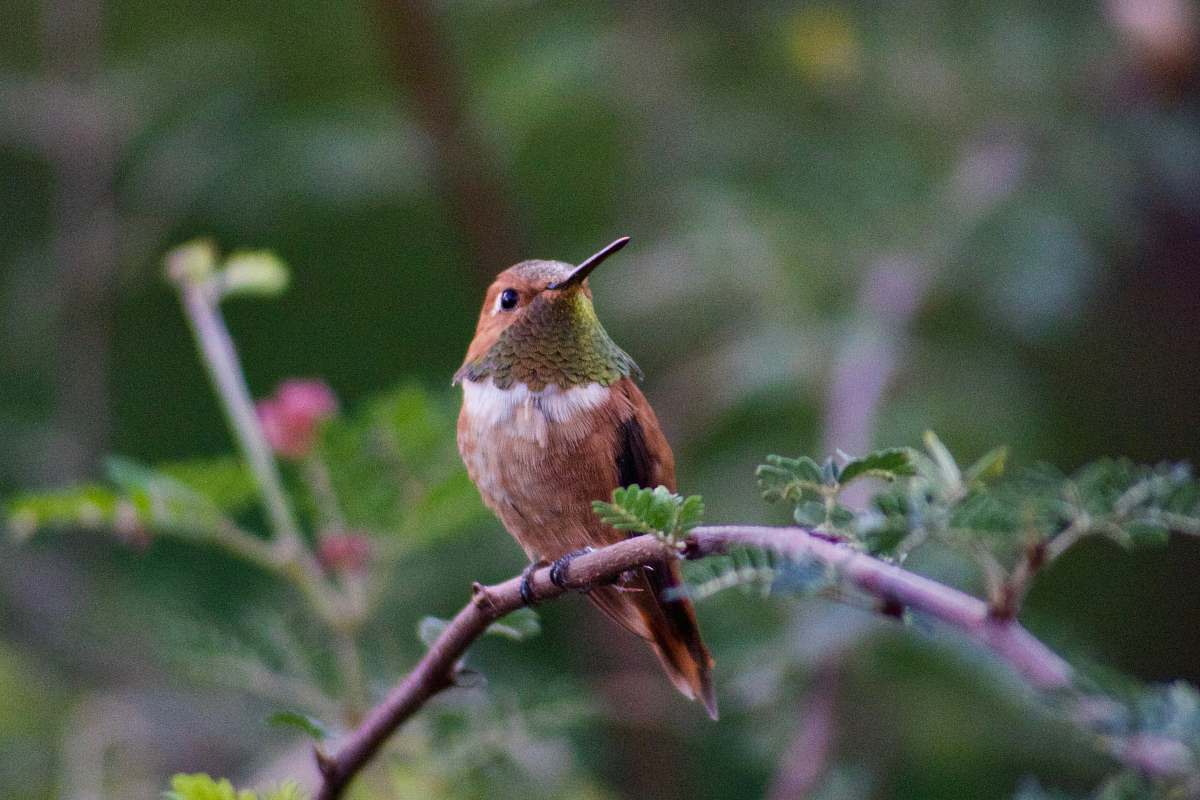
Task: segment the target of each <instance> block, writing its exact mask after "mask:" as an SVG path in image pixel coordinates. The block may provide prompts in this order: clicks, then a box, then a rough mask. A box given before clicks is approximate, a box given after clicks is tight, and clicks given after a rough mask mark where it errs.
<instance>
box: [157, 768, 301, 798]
mask: <svg viewBox="0 0 1200 800" xmlns="http://www.w3.org/2000/svg"><path fill="white" fill-rule="evenodd" d="M307 797H308V795H306V794H305V793H304V792H302V791H300V788H299V787H298V786H296V785H295V784H292V783H288V784H284V785H283V786H280V787H279V788H278V789H274V790H272V791H269V792H265V793H263V794H256V793H254V792H252V791H250V790H249V789H243V790H241V791H238V790H236V789H234V788H233V786H232V784H230V783H229V781H227V780H224V779H222V780H219V781H217V780H213V779H212V778H210V777H209V776H207V775H203V774H197V775H176V776H175V777H173V778H172V779H171V790H170V791H169V792H166V793H165V794H164V795H163V800H260V798H261V800H306V798H307Z"/></svg>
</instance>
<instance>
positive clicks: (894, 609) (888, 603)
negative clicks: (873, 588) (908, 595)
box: [879, 597, 904, 620]
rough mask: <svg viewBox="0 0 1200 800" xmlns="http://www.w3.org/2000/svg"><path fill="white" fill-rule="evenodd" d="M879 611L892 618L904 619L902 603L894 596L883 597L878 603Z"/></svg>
mask: <svg viewBox="0 0 1200 800" xmlns="http://www.w3.org/2000/svg"><path fill="white" fill-rule="evenodd" d="M879 613H880V614H883V615H884V616H885V617H892V618H893V619H899V620H902V619H904V604H903V603H901V602H900V601H899V600H897V599H896V598H894V597H885V598H883V600H881V601H880V603H879Z"/></svg>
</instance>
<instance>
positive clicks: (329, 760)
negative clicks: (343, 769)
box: [313, 746, 337, 780]
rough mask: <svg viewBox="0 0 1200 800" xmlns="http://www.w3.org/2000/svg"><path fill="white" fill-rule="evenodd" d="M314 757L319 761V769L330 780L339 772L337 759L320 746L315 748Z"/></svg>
mask: <svg viewBox="0 0 1200 800" xmlns="http://www.w3.org/2000/svg"><path fill="white" fill-rule="evenodd" d="M313 758H314V759H316V762H317V771H318V772H320V773H321V775H322V776H323V777H324V778H325V779H326V780H329V779H330V778H332V777H333V775H334V773H335V772H337V759H335V758H334V757H333V756H331V755H329V754H328V753H326V752H325V751H324V750H322V749H321V748H320V747H319V746H318V747H314V748H313Z"/></svg>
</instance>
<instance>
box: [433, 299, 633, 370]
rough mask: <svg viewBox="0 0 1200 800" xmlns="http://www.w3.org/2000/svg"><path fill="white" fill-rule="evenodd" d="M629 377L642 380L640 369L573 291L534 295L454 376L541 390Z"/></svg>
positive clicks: (587, 300)
mask: <svg viewBox="0 0 1200 800" xmlns="http://www.w3.org/2000/svg"><path fill="white" fill-rule="evenodd" d="M630 375H634V376H635V377H637V378H638V379H639V380H640V379H641V377H642V371H641V370H640V369H638V365H637V364H635V363H634V361H633V359H632V358H630V357H629V354H628V353H626V352H625V351H624V350H622V349H621V348H620V347H617V344H616V342H614V341H613V340H612V338H611V337H610V336H609V335H608V331H606V330H604V326H603V325H601V324H600V319H599V317H597V316H596V310H595V309H594V308H593V307H592V301H591V300H590V299H589V298H588V297H587V296H586V295H585V294H583V292H571V293H569V294H566V295H560V296H559V297H557V298H554V299H553V300H551V299H550V298H548V297H546V296H544V295H539V296H538V297H536V298H535V299H534V301H533V303H532V304H530V306H529V307H528V308H527V309H526V310H525V313H524V314H523V315H522V317H521V319H519V320H517V321H516V322H514V323H513V324H512V325H510V326H508V328H506V329H505V330H504V332H503V333H502V334H500V338H499V339H498V340H497V341H496V343H495V344H494V345H492V347H491V349H489V350H488V351H487V352H486V353H484V354H483V355H482V356H480V357H479V358H477V359H475V360H474V361H472V362H471V363H469V364H467V365H465V366H464V367H463V368H462V369H461V370H460V371H459V373H458V375H457V376H456V377H457V378H459V379H466V380H471V381H480V380H484V379H485V378H491V379H492V383H493V384H494V385H495V386H496V387H497V388H500V389H509V388H511V387H512V386H513V385H515V384H518V383H523V384H525V385H526V386H528V387H529V389H530V390H531V391H535V392H540V391H541V390H543V389H545V388H546V386H547V385H549V384H552V383H553V384H556V385H557V386H560V387H563V388H568V387H572V386H586V385H588V384H592V383H599V384H600V385H602V386H610V385H612V384H613V383H615V382H616V381H618V380H620V379H621V378H625V377H628V376H630Z"/></svg>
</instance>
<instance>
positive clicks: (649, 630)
mask: <svg viewBox="0 0 1200 800" xmlns="http://www.w3.org/2000/svg"><path fill="white" fill-rule="evenodd" d="M681 584H682V576H681V575H680V570H679V563H678V562H676V561H665V562H661V563H659V564H654V565H653V566H649V567H646V568H644V569H640V570H638V571H637V575H636V577H635V578H634V580H633V581H631V582H629V583H628V584H627V585H625V586H623V587H621V588H617V587H614V586H601V587H597V588H595V589H592V590H591V591H590V592H588V597H589V598H591V600H592V601H593V602H594V603H595V604H596V605H597V606H599V607H600V609H601V610H602V611H604V612H605V613H606V614H607V615H608V616H610V617H611V618H613V619H614V620H616V621H617V622H618V623H619V624H621V625H622V626H623V627H625V628H627V629H629V630H630V631H632V632H633V633H636V634H637V635H638V636H640V637H642V638H643V639H645V640H646V641H647V642H648V643H649V644H650V647H651V648H652V649H653V650H654V654H655V655H657V656H658V660H659V662H660V663H661V664H662V666H663V670H664V671H665V672H666V673H667V677H668V678H670V679H671V683H673V684H674V685H675V688H676V689H678V690H679V691H680V693H681V694H683V696H684V697H687V698H688V699H690V700H699V701H700V702H701V703H703V704H704V708H705V710H707V711H708V715H709V716H710V717H712V718H713V719H716V718H717V697H716V693H715V691H714V689H713V684H712V668H713V659H712V656H711V655H710V654H709V652H708V648H707V647H705V645H704V640H703V639H702V638H701V637H700V626H699V624H698V623H697V621H696V611H695V609H694V608H693V607H692V602H691V601H690V600H688V599H687V598H686V597H672V596H670V592H671V591H672V590H677V589H678V587H679V586H680V585H681Z"/></svg>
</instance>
